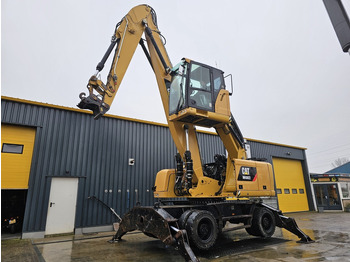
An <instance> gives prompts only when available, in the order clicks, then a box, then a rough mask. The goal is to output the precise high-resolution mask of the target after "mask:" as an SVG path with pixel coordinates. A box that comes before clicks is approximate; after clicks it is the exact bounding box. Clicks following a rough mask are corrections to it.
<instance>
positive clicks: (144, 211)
mask: <svg viewBox="0 0 350 262" xmlns="http://www.w3.org/2000/svg"><path fill="white" fill-rule="evenodd" d="M134 230H140V231H142V232H143V233H145V234H146V235H148V236H152V237H155V238H158V239H160V240H161V241H162V242H163V243H164V244H166V245H169V246H174V247H175V248H176V249H178V250H179V252H180V253H181V255H182V256H183V257H184V258H185V259H186V261H193V262H197V261H199V260H198V259H197V257H196V255H195V254H194V253H193V251H192V249H191V247H190V246H189V244H188V239H187V235H186V230H180V229H179V227H178V224H177V219H176V218H174V217H173V216H171V215H170V214H169V213H168V212H166V211H165V210H164V209H162V208H153V207H134V208H133V209H131V210H130V211H129V212H128V213H126V214H125V215H124V217H123V218H122V221H121V223H120V225H119V228H118V231H117V233H116V234H115V236H114V237H113V239H112V240H111V242H115V241H118V240H120V239H121V238H122V236H123V235H125V234H126V233H127V232H131V231H134Z"/></svg>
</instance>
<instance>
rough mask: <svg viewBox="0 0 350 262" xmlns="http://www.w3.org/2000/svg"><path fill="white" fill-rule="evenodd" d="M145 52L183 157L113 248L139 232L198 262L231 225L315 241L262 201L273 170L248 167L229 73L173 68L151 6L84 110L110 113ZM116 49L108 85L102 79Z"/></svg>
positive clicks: (184, 65)
mask: <svg viewBox="0 0 350 262" xmlns="http://www.w3.org/2000/svg"><path fill="white" fill-rule="evenodd" d="M143 35H144V36H145V40H144V39H143V38H142V37H143ZM144 42H146V43H147V46H146V45H145V43H144ZM138 44H140V45H141V47H142V49H143V51H144V52H145V55H146V57H147V59H148V61H149V63H150V65H151V67H152V69H153V72H154V74H155V76H156V79H157V84H158V88H159V92H160V95H161V99H162V103H163V107H164V111H165V114H166V116H167V121H168V126H169V130H170V133H171V135H172V138H173V140H174V143H175V145H176V148H177V151H178V153H177V154H176V156H175V163H176V168H175V169H166V170H161V171H159V172H158V173H157V175H156V178H155V184H154V187H153V191H154V192H153V193H154V198H155V199H157V202H156V203H155V204H154V206H135V207H134V208H133V209H131V210H130V211H129V212H127V213H126V214H125V215H124V216H123V217H122V219H121V222H120V223H119V224H118V226H119V228H118V229H117V232H116V235H115V236H114V237H113V239H112V241H118V240H120V239H121V238H122V236H123V235H124V234H126V233H127V232H130V231H133V230H140V231H142V232H144V233H145V234H146V235H148V236H152V237H156V238H158V239H160V240H161V241H162V242H164V243H165V244H167V245H172V246H174V247H176V248H177V249H178V250H179V251H180V253H181V254H182V256H183V257H184V258H185V259H186V261H199V260H198V258H197V257H196V255H195V253H194V252H193V250H192V247H194V248H195V249H196V250H207V249H210V248H212V247H213V246H214V245H215V243H216V241H217V238H218V236H219V233H221V232H222V231H223V228H224V227H225V224H226V223H227V222H229V223H231V224H234V225H235V226H233V227H230V228H229V230H237V229H243V228H245V230H246V231H247V232H248V233H249V234H251V235H253V236H258V237H263V238H268V237H271V236H272V235H273V233H274V231H275V226H278V227H281V228H285V229H287V230H289V231H290V232H292V233H294V234H295V235H297V236H298V237H299V238H300V239H301V241H302V242H310V241H312V239H311V238H310V237H309V236H307V235H306V234H305V233H304V232H302V231H301V230H300V229H299V228H298V226H297V224H296V222H295V220H294V219H293V218H289V217H286V216H284V215H283V214H282V212H281V211H279V210H276V209H274V208H272V207H270V206H268V205H266V204H264V203H263V202H262V201H261V198H260V197H269V196H275V186H274V179H273V171H272V167H271V164H269V163H267V162H263V161H260V160H259V159H255V160H252V159H247V154H246V150H245V141H244V138H243V136H242V134H241V132H240V129H239V127H238V125H237V123H236V121H235V119H234V117H233V116H232V114H231V112H230V103H229V96H230V95H231V93H230V92H229V91H228V90H227V89H226V86H225V81H224V72H223V71H221V70H220V69H217V68H214V67H211V66H209V65H206V64H202V63H199V62H196V61H193V60H191V59H188V58H183V59H182V60H181V61H180V62H179V63H178V64H177V65H175V66H173V65H172V63H171V62H170V59H169V57H168V53H167V51H166V49H165V46H164V43H163V35H162V34H161V32H160V31H159V29H158V25H157V17H156V12H155V11H154V9H153V8H151V7H150V6H148V5H139V6H136V7H134V8H132V9H131V10H130V12H129V13H128V14H127V15H126V16H124V17H123V19H122V20H121V21H120V22H119V23H118V24H117V26H116V28H115V32H114V34H113V36H112V40H111V43H110V46H109V48H108V50H107V52H106V53H105V55H104V56H103V58H102V60H101V62H99V63H98V65H97V67H96V73H95V74H94V75H93V76H92V77H91V78H90V80H89V82H88V85H87V89H88V91H89V93H88V95H86V94H85V93H81V94H80V96H79V97H80V99H81V101H80V103H79V104H78V107H79V108H81V109H88V110H91V111H92V112H93V116H94V117H95V118H96V119H98V118H99V117H101V116H102V115H103V114H105V113H106V112H107V111H108V110H109V109H110V106H111V104H112V102H113V99H114V97H115V95H116V93H117V91H118V89H119V86H120V84H121V82H122V80H123V76H124V74H125V72H126V70H127V68H128V65H129V63H130V60H131V59H132V56H133V54H134V52H135V49H136V48H137V46H138ZM113 49H115V54H114V57H113V62H112V65H111V69H110V71H109V74H108V77H107V82H106V84H104V83H103V82H102V81H101V80H100V79H99V77H98V75H99V72H100V71H101V70H102V69H103V67H104V64H105V62H106V60H107V58H108V57H109V55H110V54H111V52H112V50H113ZM197 126H201V127H206V128H214V129H215V130H216V132H217V134H218V135H219V137H220V138H221V140H222V142H223V144H224V146H225V149H226V151H227V156H225V155H215V156H213V162H212V163H202V161H201V156H200V151H199V145H198V140H197V136H196V127H197Z"/></svg>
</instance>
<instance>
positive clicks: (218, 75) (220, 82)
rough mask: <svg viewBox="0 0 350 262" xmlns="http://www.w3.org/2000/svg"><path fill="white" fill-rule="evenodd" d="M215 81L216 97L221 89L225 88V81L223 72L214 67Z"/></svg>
mask: <svg viewBox="0 0 350 262" xmlns="http://www.w3.org/2000/svg"><path fill="white" fill-rule="evenodd" d="M213 82H214V97H215V99H214V100H216V97H217V96H218V93H219V91H220V90H221V89H225V81H224V77H223V75H222V72H221V71H219V70H216V69H213Z"/></svg>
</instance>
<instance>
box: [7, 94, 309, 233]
mask: <svg viewBox="0 0 350 262" xmlns="http://www.w3.org/2000/svg"><path fill="white" fill-rule="evenodd" d="M1 131H2V132H1V136H2V141H1V143H2V145H1V148H2V149H1V157H2V164H1V173H2V176H1V191H2V216H3V217H2V219H4V218H6V217H4V216H6V215H7V216H10V215H9V214H11V213H12V214H15V215H16V216H17V217H18V219H19V220H20V221H21V225H20V230H21V232H22V237H23V238H36V237H44V236H45V235H51V234H58V233H70V232H75V233H76V234H81V233H88V232H97V231H106V230H111V229H112V223H113V222H115V217H114V215H113V214H112V213H111V211H110V210H109V209H108V208H107V207H106V206H104V205H103V204H101V203H100V202H99V201H96V200H95V199H94V198H91V197H92V196H95V197H96V198H97V199H99V200H101V201H103V202H104V203H106V204H107V205H108V206H109V207H112V208H113V209H114V210H115V211H116V212H117V213H118V214H120V215H122V214H124V213H125V212H126V211H127V210H129V209H130V208H132V207H133V206H134V205H135V203H137V202H140V203H141V204H142V205H152V204H153V203H154V198H153V193H152V186H153V183H154V178H155V175H156V173H157V172H158V171H159V170H161V169H168V168H174V167H175V162H174V155H175V153H176V148H175V145H174V143H173V141H172V138H171V135H170V132H169V130H168V128H167V125H165V124H159V123H154V122H147V121H141V120H136V119H130V118H125V117H119V116H113V115H106V116H105V117H102V118H101V119H99V120H97V121H96V120H94V119H93V117H92V115H91V114H90V113H88V112H86V111H83V110H79V109H74V108H68V107H62V106H57V105H51V104H45V103H39V102H34V101H28V100H22V99H17V98H11V97H2V98H1ZM198 140H199V143H200V151H201V157H202V160H203V161H202V162H203V163H208V162H213V156H214V155H215V154H225V149H224V147H223V144H222V142H221V140H220V138H219V137H218V136H217V135H216V134H214V133H210V132H205V131H199V132H198ZM247 144H248V147H249V148H250V155H251V157H252V158H254V157H256V158H265V159H266V160H267V161H268V162H270V163H271V164H272V165H273V170H274V179H275V185H276V188H275V191H276V197H274V198H270V199H265V201H266V202H267V203H269V204H272V205H275V206H276V207H277V208H279V209H281V210H282V211H283V212H297V211H309V210H314V209H315V207H314V204H313V196H312V190H311V185H310V176H309V171H308V166H307V161H306V155H305V148H301V147H295V146H287V145H281V144H276V143H271V142H264V141H258V140H254V139H247ZM7 219H8V218H7Z"/></svg>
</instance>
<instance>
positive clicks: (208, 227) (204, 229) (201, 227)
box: [197, 219, 213, 241]
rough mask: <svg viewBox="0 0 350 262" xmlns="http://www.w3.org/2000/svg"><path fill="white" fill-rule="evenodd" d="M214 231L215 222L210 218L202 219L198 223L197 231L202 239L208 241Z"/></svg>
mask: <svg viewBox="0 0 350 262" xmlns="http://www.w3.org/2000/svg"><path fill="white" fill-rule="evenodd" d="M212 232H213V224H212V223H211V221H210V220H209V219H202V220H201V221H200V222H199V224H198V229H197V233H198V236H199V238H200V239H202V240H204V241H206V240H208V239H210V237H211V235H212Z"/></svg>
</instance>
